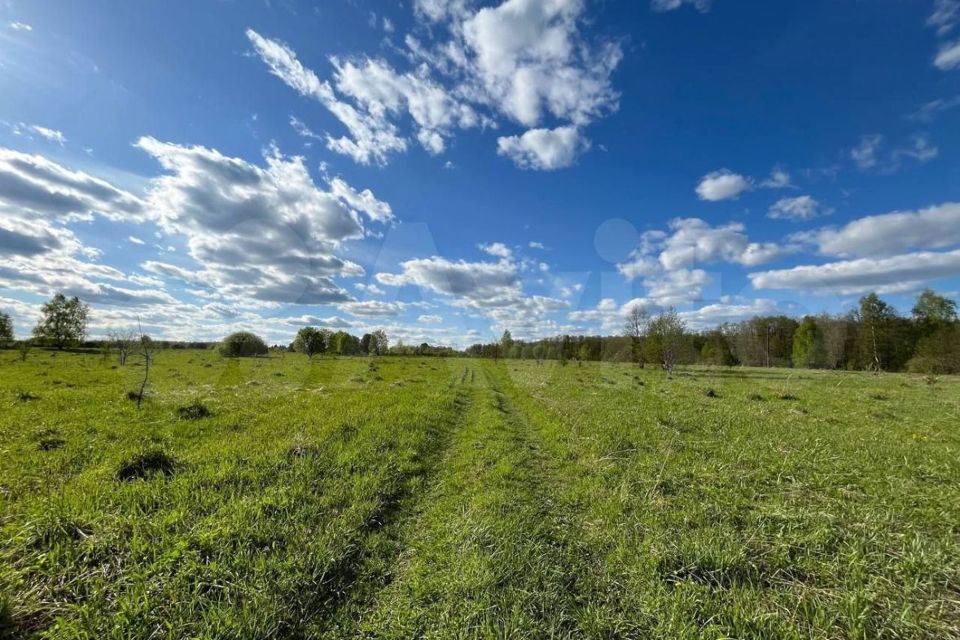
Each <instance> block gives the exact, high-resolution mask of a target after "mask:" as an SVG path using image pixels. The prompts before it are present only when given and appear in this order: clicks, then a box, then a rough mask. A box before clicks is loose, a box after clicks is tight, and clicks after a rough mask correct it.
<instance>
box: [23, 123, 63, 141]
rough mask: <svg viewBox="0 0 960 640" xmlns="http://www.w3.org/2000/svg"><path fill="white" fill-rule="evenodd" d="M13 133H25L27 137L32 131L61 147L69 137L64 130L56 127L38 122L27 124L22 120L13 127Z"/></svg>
mask: <svg viewBox="0 0 960 640" xmlns="http://www.w3.org/2000/svg"><path fill="white" fill-rule="evenodd" d="M13 133H14V134H15V135H18V136H20V135H25V136H27V137H30V134H31V133H32V134H35V135H38V136H40V137H41V138H43V139H44V140H46V141H47V142H54V143H56V144H59V145H60V146H61V147H62V146H63V145H64V144H65V143H66V142H67V137H66V136H65V135H64V134H63V132H62V131H57V130H56V129H50V128H48V127H41V126H40V125H38V124H26V123H23V122H21V123H20V124H18V125H16V126H14V127H13Z"/></svg>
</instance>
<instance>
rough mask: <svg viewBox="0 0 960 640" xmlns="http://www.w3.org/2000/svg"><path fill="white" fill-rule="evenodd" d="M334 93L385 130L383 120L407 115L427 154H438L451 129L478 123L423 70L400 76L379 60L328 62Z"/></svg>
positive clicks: (468, 126)
mask: <svg viewBox="0 0 960 640" xmlns="http://www.w3.org/2000/svg"><path fill="white" fill-rule="evenodd" d="M332 62H333V65H334V68H335V69H336V72H335V74H334V77H335V82H336V86H337V90H339V91H340V93H342V94H344V95H347V96H350V97H351V98H353V99H354V100H356V101H357V103H359V104H360V105H361V106H362V107H363V108H364V110H365V111H366V112H367V113H368V114H370V115H371V117H373V118H380V119H381V121H382V123H381V126H383V127H386V126H387V125H386V124H384V123H386V120H385V118H386V116H387V115H390V116H397V115H398V114H399V113H401V112H403V113H407V114H409V116H410V117H411V118H412V119H413V121H414V123H416V126H417V129H418V131H417V139H418V140H419V141H420V143H421V144H422V145H423V147H424V148H425V149H426V150H427V151H429V152H430V153H433V154H437V153H442V152H443V151H444V149H445V148H446V142H445V140H444V138H446V137H447V136H449V135H450V131H451V130H452V129H453V128H456V127H460V128H470V127H476V126H478V125H479V124H480V123H481V118H480V116H478V115H477V113H476V111H474V109H473V108H472V107H471V106H469V105H467V104H463V103H461V102H460V101H459V100H457V99H455V98H454V97H453V96H452V95H450V94H449V93H448V92H447V91H446V89H444V88H443V87H442V86H440V85H439V84H438V83H437V82H435V81H433V80H432V79H431V78H430V77H429V76H428V75H427V72H426V70H424V69H421V71H420V73H419V75H418V74H414V73H404V74H400V73H397V72H396V71H394V70H393V68H392V67H391V66H390V65H389V64H387V63H386V62H385V61H383V60H373V59H370V58H367V59H364V60H360V61H358V62H357V63H356V64H355V63H354V62H352V61H349V60H347V61H341V60H340V59H338V58H333V60H332Z"/></svg>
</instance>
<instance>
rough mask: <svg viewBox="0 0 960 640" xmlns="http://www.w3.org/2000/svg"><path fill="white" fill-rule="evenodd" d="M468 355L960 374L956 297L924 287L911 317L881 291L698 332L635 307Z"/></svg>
mask: <svg viewBox="0 0 960 640" xmlns="http://www.w3.org/2000/svg"><path fill="white" fill-rule="evenodd" d="M466 353H467V355H470V356H476V357H487V358H522V359H531V360H559V361H560V362H561V363H563V364H565V363H567V362H570V361H579V362H583V361H599V360H609V361H616V362H634V363H637V364H638V365H641V366H644V365H647V364H650V365H654V366H659V367H662V368H664V369H672V368H673V367H674V366H676V365H679V364H709V365H722V366H735V365H743V366H752V367H799V368H809V369H848V370H865V371H914V372H919V373H935V374H951V373H953V374H957V373H960V322H958V320H957V305H956V302H955V301H953V300H951V299H949V298H946V297H944V296H941V295H938V294H937V293H935V292H933V291H931V290H929V289H925V290H924V291H922V292H921V293H920V294H919V295H918V296H917V299H916V303H915V304H914V306H913V309H912V311H911V313H910V315H909V316H902V315H900V314H898V313H897V311H896V309H894V308H893V307H892V306H891V305H890V304H888V303H887V302H885V301H884V300H882V299H881V298H880V297H879V296H878V295H876V294H875V293H871V294H869V295H866V296H864V297H863V298H861V299H860V301H859V304H858V306H857V308H856V309H854V310H852V311H850V312H849V313H847V314H842V315H831V314H827V313H823V314H820V315H808V316H805V317H803V318H799V319H797V318H792V317H788V316H784V315H776V316H757V317H754V318H751V319H749V320H745V321H743V322H736V323H726V324H722V325H720V326H718V327H714V328H712V329H709V330H706V331H699V332H696V331H691V330H689V329H688V327H687V326H686V323H685V322H684V321H683V319H682V318H681V316H680V315H679V314H678V313H677V312H676V311H675V310H673V309H668V310H666V311H661V312H659V313H655V314H654V313H649V312H648V311H647V310H646V309H644V308H643V307H642V306H635V307H632V308H630V309H629V310H628V312H627V313H626V316H625V318H624V326H623V330H622V332H621V334H620V335H616V336H570V335H564V336H558V337H554V338H549V339H544V340H532V341H524V340H514V339H513V337H512V336H511V334H510V332H509V331H505V332H504V334H503V336H502V337H501V339H500V340H499V341H497V342H492V343H487V344H475V345H472V346H471V347H469V348H468V349H467V350H466Z"/></svg>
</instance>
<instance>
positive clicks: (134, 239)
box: [127, 236, 146, 244]
mask: <svg viewBox="0 0 960 640" xmlns="http://www.w3.org/2000/svg"><path fill="white" fill-rule="evenodd" d="M127 240H128V241H129V242H132V243H133V244H146V242H144V241H143V240H141V239H140V238H138V237H137V236H127Z"/></svg>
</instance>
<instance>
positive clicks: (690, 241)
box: [659, 218, 783, 271]
mask: <svg viewBox="0 0 960 640" xmlns="http://www.w3.org/2000/svg"><path fill="white" fill-rule="evenodd" d="M669 226H670V230H671V232H672V233H671V234H670V235H669V236H667V237H666V239H665V240H664V241H663V246H662V251H661V252H660V256H659V262H660V264H661V266H662V267H663V268H664V269H665V270H667V271H670V270H673V269H680V268H688V267H690V266H692V265H694V264H710V263H713V262H718V261H724V262H732V263H736V264H742V265H747V266H753V265H757V264H762V263H764V262H768V261H770V260H772V259H773V258H775V257H777V256H779V255H781V254H782V253H783V251H782V249H780V247H778V246H777V245H775V244H771V243H763V244H761V243H757V242H750V240H749V239H748V238H747V235H746V233H745V232H746V227H744V225H743V224H741V223H738V222H733V223H730V224H726V225H722V226H718V227H712V226H710V225H709V224H708V223H707V222H704V221H703V220H700V219H699V218H677V219H675V220H671V221H670V225H669Z"/></svg>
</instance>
